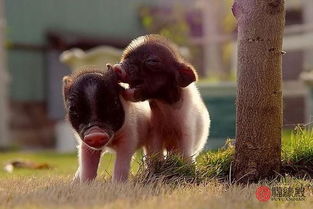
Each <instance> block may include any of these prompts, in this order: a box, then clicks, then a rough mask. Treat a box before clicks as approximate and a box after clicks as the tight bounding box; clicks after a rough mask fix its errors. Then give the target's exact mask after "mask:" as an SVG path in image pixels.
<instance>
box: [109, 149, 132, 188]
mask: <svg viewBox="0 0 313 209" xmlns="http://www.w3.org/2000/svg"><path fill="white" fill-rule="evenodd" d="M133 154H134V153H133V152H129V151H126V152H125V151H123V150H118V151H117V152H116V160H115V165H114V173H113V181H116V182H125V181H126V180H127V179H128V174H129V170H130V162H131V158H132V156H133Z"/></svg>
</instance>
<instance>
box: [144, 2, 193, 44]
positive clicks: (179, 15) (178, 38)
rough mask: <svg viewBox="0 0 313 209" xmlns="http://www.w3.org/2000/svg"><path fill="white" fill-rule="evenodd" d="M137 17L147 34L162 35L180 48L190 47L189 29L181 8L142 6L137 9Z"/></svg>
mask: <svg viewBox="0 0 313 209" xmlns="http://www.w3.org/2000/svg"><path fill="white" fill-rule="evenodd" d="M139 16H140V20H141V23H142V25H143V27H144V28H145V29H146V30H147V32H148V33H158V34H160V35H163V36H165V37H166V38H168V39H170V40H172V41H173V42H175V43H176V44H178V45H180V46H182V45H184V46H186V45H187V46H189V45H190V42H189V33H190V28H189V25H188V23H187V21H186V18H185V10H184V9H183V8H181V7H179V6H177V7H175V8H158V7H156V8H151V7H146V6H143V7H141V8H140V9H139Z"/></svg>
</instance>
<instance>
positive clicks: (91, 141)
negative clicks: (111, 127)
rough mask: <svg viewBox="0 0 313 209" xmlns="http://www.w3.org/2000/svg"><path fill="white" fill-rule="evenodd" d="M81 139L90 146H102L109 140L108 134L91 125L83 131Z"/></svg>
mask: <svg viewBox="0 0 313 209" xmlns="http://www.w3.org/2000/svg"><path fill="white" fill-rule="evenodd" d="M83 141H84V142H85V143H86V144H87V145H88V146H90V147H93V148H102V147H103V146H105V145H106V144H107V143H108V142H109V141H110V136H109V135H108V134H107V133H106V132H105V131H103V130H102V129H100V128H98V127H92V128H90V129H89V130H87V131H86V132H85V136H84V139H83Z"/></svg>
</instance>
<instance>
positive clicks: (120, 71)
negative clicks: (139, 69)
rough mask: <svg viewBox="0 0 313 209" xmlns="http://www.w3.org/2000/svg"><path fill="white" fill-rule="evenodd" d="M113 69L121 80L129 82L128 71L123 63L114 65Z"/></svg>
mask: <svg viewBox="0 0 313 209" xmlns="http://www.w3.org/2000/svg"><path fill="white" fill-rule="evenodd" d="M113 71H114V72H115V73H116V74H117V76H118V77H119V79H120V81H121V82H127V73H126V72H125V70H124V69H123V67H122V65H121V64H115V65H113Z"/></svg>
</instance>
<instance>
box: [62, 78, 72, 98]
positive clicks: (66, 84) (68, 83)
mask: <svg viewBox="0 0 313 209" xmlns="http://www.w3.org/2000/svg"><path fill="white" fill-rule="evenodd" d="M72 83H73V79H72V78H71V77H70V76H64V77H63V96H64V100H66V99H67V96H68V93H69V89H70V87H71V86H72Z"/></svg>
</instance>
